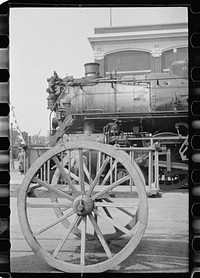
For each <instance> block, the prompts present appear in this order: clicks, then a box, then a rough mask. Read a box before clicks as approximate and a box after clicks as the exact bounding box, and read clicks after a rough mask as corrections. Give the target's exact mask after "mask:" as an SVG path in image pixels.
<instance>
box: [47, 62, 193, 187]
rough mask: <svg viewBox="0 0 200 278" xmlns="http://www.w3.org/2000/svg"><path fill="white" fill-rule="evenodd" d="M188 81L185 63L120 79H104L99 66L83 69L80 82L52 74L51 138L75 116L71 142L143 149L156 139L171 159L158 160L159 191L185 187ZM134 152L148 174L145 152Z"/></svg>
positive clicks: (67, 132) (112, 76)
mask: <svg viewBox="0 0 200 278" xmlns="http://www.w3.org/2000/svg"><path fill="white" fill-rule="evenodd" d="M187 76H188V66H187V61H176V62H174V63H172V65H171V67H170V71H169V72H167V73H150V74H145V75H137V76H132V77H130V76H128V77H127V76H124V77H120V78H119V77H118V76H117V73H116V72H115V74H114V75H113V74H110V76H109V77H106V78H105V77H101V76H100V75H99V64H98V63H87V64H85V76H84V77H82V78H79V79H78V78H73V77H72V76H66V77H65V78H63V79H61V78H59V77H58V75H57V73H56V72H54V75H53V76H52V77H50V78H49V79H48V83H49V86H48V89H47V92H48V94H49V95H48V98H47V100H48V109H50V110H51V116H52V114H53V113H54V115H55V117H54V118H53V119H52V135H53V134H54V133H55V132H56V130H57V129H58V128H59V126H61V125H62V123H63V121H64V120H66V118H67V117H68V116H69V115H71V117H72V122H70V123H69V125H68V126H65V133H66V134H67V135H68V140H79V139H81V140H89V141H99V142H101V143H106V144H111V145H115V146H119V147H133V146H134V147H136V146H137V147H142V146H143V147H144V146H149V144H150V139H151V138H153V140H154V143H155V142H157V143H159V144H160V145H161V146H165V147H166V150H167V151H168V157H167V155H162V154H160V157H159V159H160V166H159V172H160V185H161V187H162V188H164V189H167V188H169V189H172V188H178V187H181V186H183V185H184V184H185V183H186V180H187V166H186V165H187V160H188V157H187V145H188V137H187V136H188V123H187V122H188V80H187ZM148 139H149V141H148ZM136 153H137V154H136V157H135V158H136V160H137V161H138V163H139V164H140V166H141V168H142V169H143V172H144V173H145V172H146V171H147V161H146V158H147V156H146V152H143V151H140V152H136ZM145 164H146V167H145ZM145 169H146V170H145ZM145 175H146V174H145ZM163 184H164V186H163ZM168 185H169V187H168ZM172 185H173V186H172Z"/></svg>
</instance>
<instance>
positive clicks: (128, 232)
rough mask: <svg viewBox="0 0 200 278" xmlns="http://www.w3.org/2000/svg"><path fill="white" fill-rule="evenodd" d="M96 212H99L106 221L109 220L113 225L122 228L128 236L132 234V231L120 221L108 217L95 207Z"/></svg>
mask: <svg viewBox="0 0 200 278" xmlns="http://www.w3.org/2000/svg"><path fill="white" fill-rule="evenodd" d="M94 213H95V214H97V215H98V216H99V217H101V218H103V219H104V220H105V221H107V222H108V223H109V224H111V225H112V226H115V227H116V228H118V229H119V230H121V231H122V232H123V233H125V234H127V235H128V236H130V235H131V233H130V231H129V230H128V229H126V228H124V227H123V226H121V225H120V224H119V223H116V222H115V221H114V220H113V219H112V218H110V217H107V216H106V215H104V214H103V213H102V212H100V211H99V210H97V209H94Z"/></svg>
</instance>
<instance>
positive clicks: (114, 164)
mask: <svg viewBox="0 0 200 278" xmlns="http://www.w3.org/2000/svg"><path fill="white" fill-rule="evenodd" d="M116 165H117V161H116V160H115V162H114V163H113V164H112V166H111V168H110V170H109V171H108V173H107V174H106V176H105V178H104V179H103V181H102V183H101V185H104V184H105V183H106V181H107V180H108V178H109V176H110V175H111V172H112V171H113V169H114V168H115V167H116Z"/></svg>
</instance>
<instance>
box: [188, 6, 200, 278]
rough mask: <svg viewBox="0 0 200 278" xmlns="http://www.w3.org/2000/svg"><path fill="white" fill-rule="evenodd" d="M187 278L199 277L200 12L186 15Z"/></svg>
mask: <svg viewBox="0 0 200 278" xmlns="http://www.w3.org/2000/svg"><path fill="white" fill-rule="evenodd" d="M189 24H190V25H189V32H190V33H189V38H190V40H189V41H190V45H189V51H190V53H189V57H190V58H189V66H190V76H189V77H190V78H189V87H190V94H189V142H190V144H189V154H190V165H189V177H190V178H189V185H190V197H189V208H190V215H189V216H190V217H189V219H190V220H189V232H190V237H189V244H190V249H189V252H190V277H192V278H197V277H200V247H199V246H200V112H199V111H200V40H199V36H200V27H199V26H200V10H199V11H198V10H197V9H195V11H194V10H193V7H192V5H191V9H190V14H189Z"/></svg>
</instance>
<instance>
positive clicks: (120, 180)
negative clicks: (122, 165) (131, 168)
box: [92, 175, 130, 200]
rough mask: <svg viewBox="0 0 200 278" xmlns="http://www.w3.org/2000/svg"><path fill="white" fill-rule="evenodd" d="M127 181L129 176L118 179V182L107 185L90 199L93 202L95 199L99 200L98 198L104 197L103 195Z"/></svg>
mask: <svg viewBox="0 0 200 278" xmlns="http://www.w3.org/2000/svg"><path fill="white" fill-rule="evenodd" d="M128 179H130V176H129V175H126V176H125V177H123V178H121V179H119V180H118V181H116V182H114V183H113V184H111V185H109V186H108V187H107V188H106V189H104V190H102V191H100V192H98V193H96V194H95V195H93V196H92V199H93V200H95V199H97V198H99V197H100V196H102V195H104V194H105V193H107V192H108V191H110V190H111V189H113V188H115V187H116V186H118V185H120V184H121V183H123V182H125V181H127V180H128Z"/></svg>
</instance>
